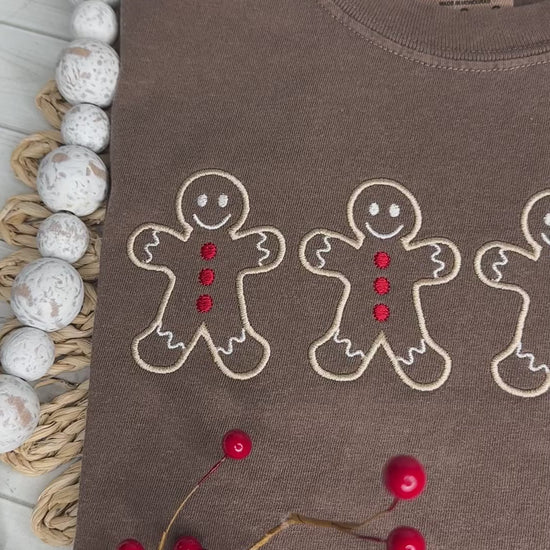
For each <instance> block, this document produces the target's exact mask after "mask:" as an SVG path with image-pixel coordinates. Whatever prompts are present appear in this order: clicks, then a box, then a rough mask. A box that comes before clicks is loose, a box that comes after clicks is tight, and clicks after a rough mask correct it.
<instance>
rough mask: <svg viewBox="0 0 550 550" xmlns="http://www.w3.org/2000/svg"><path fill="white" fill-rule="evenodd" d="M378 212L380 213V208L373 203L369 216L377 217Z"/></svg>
mask: <svg viewBox="0 0 550 550" xmlns="http://www.w3.org/2000/svg"><path fill="white" fill-rule="evenodd" d="M378 212H380V206H378V203H377V202H371V204H370V206H369V214H370V215H371V216H376V214H378Z"/></svg>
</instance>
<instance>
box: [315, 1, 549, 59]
mask: <svg viewBox="0 0 550 550" xmlns="http://www.w3.org/2000/svg"><path fill="white" fill-rule="evenodd" d="M319 2H320V3H321V5H323V7H325V8H326V9H328V10H329V11H330V12H331V14H332V15H333V16H334V17H335V18H336V19H338V20H339V21H340V22H341V23H344V24H345V25H347V26H348V27H349V28H350V29H351V30H353V31H355V32H357V33H360V34H362V35H364V36H365V37H366V38H368V39H369V40H371V41H373V42H374V43H376V44H377V45H379V46H381V47H383V48H385V49H388V50H390V51H392V53H396V54H398V55H401V56H403V57H407V56H409V57H411V59H413V60H421V61H423V62H424V63H426V64H431V65H434V66H441V67H447V66H448V67H449V68H452V67H457V68H463V69H465V70H468V69H472V70H475V69H476V68H479V67H481V68H483V67H485V69H487V68H489V70H500V69H508V68H517V67H523V66H529V65H534V64H542V63H546V62H550V0H541V1H539V2H535V3H530V4H524V5H521V6H516V7H503V8H500V9H491V8H487V7H477V8H471V9H469V10H468V11H460V10H457V9H453V8H449V7H446V6H440V5H438V4H437V3H436V2H435V1H433V2H432V1H430V0H319Z"/></svg>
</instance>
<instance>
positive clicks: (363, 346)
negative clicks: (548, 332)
mask: <svg viewBox="0 0 550 550" xmlns="http://www.w3.org/2000/svg"><path fill="white" fill-rule="evenodd" d="M347 222H348V224H349V227H350V228H351V232H352V234H353V236H352V237H348V236H346V235H342V234H340V233H337V232H334V231H331V230H328V229H321V230H313V231H311V232H310V233H308V234H307V235H306V236H305V237H304V239H303V240H302V243H301V245H300V259H301V262H302V264H303V265H304V267H305V268H306V269H308V270H309V271H311V272H312V273H315V274H317V275H321V276H324V277H332V278H336V279H338V280H339V281H340V282H341V283H342V285H343V287H344V290H343V293H342V296H341V299H340V301H339V304H338V306H337V309H336V315H335V317H334V320H333V322H332V325H331V326H330V328H329V329H328V331H327V332H326V333H325V334H324V335H323V336H321V337H320V338H319V339H318V340H316V341H315V342H313V343H312V344H311V346H310V349H309V359H310V363H311V366H312V367H313V368H314V369H315V371H316V372H317V373H318V374H320V375H321V376H323V377H325V378H329V379H331V380H337V381H348V380H356V379H357V378H359V377H360V376H361V375H362V374H363V373H364V372H365V369H366V368H367V367H368V366H369V364H370V362H371V360H372V358H373V356H374V355H375V353H376V351H377V350H378V348H379V347H382V348H383V349H384V350H385V352H386V354H387V355H388V357H389V359H390V361H391V363H392V365H393V367H394V369H395V371H396V373H397V374H398V375H399V377H400V378H401V380H403V382H405V384H407V385H408V386H410V387H411V388H414V389H416V390H420V391H430V390H435V389H436V388H438V387H440V386H441V385H442V384H444V382H445V381H446V380H447V378H448V377H449V374H450V372H451V358H450V357H449V355H448V354H447V352H446V351H445V350H444V349H443V348H441V347H440V346H439V345H438V344H437V343H436V342H435V341H434V340H433V339H432V338H431V336H430V334H429V332H428V329H427V327H426V320H425V318H424V312H423V309H422V303H421V294H420V289H421V288H422V287H425V286H434V285H441V284H444V283H447V282H449V281H450V280H452V279H453V278H454V277H455V276H456V274H457V273H458V271H459V269H460V253H459V251H458V249H457V247H456V246H455V245H454V244H453V243H452V242H450V241H448V240H447V239H441V238H432V239H426V240H422V241H415V240H414V239H415V237H416V235H417V233H418V231H419V230H420V227H421V224H422V214H421V211H420V207H419V205H418V203H417V201H416V199H415V198H414V196H413V195H412V194H411V193H410V192H409V191H408V190H407V189H406V188H405V187H403V186H402V185H401V184H399V183H396V182H394V181H390V180H373V181H368V182H366V183H363V184H361V185H360V186H359V187H357V188H356V189H355V191H354V192H353V194H352V195H351V197H350V199H349V202H348V206H347ZM328 345H331V346H332V347H335V346H336V348H338V349H339V350H340V351H339V357H340V359H339V361H341V362H347V363H350V365H351V367H355V370H351V371H350V368H347V369H346V371H347V372H343V373H339V372H338V373H337V372H335V370H337V369H335V368H334V364H333V363H330V362H329V366H323V365H322V364H321V362H322V361H321V359H320V357H322V353H321V352H322V350H323V348H324V347H326V346H328ZM331 366H332V367H333V368H330V367H331ZM412 366H414V368H415V369H419V368H420V370H421V371H423V370H425V369H426V368H429V369H433V368H434V366H435V370H436V376H434V378H435V379H431V378H430V380H428V381H422V382H418V381H415V380H414V379H413V378H412V377H411V376H410V375H409V374H408V373H407V370H408V369H409V370H410V368H411V367H412ZM430 372H431V370H430Z"/></svg>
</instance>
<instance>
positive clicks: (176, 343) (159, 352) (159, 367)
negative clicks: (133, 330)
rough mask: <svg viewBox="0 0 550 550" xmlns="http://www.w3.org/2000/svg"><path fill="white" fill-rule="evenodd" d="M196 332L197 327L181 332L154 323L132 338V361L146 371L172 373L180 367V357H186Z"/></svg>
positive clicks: (168, 326)
mask: <svg viewBox="0 0 550 550" xmlns="http://www.w3.org/2000/svg"><path fill="white" fill-rule="evenodd" d="M197 330H198V327H195V328H194V329H193V328H192V327H186V330H185V332H182V331H181V330H173V327H171V326H170V325H164V324H163V323H162V320H161V321H160V322H155V323H154V324H152V325H151V326H150V327H148V328H147V329H146V330H145V331H143V332H142V333H141V334H139V335H138V336H136V337H135V338H134V341H133V345H132V352H133V355H134V359H135V360H136V362H138V364H139V365H140V366H141V367H143V368H144V369H146V370H149V371H152V372H159V373H162V372H172V371H174V370H176V369H177V368H179V366H181V361H182V357H183V356H184V355H187V352H188V351H189V346H190V343H191V342H192V341H193V340H194V339H195V333H196V332H197Z"/></svg>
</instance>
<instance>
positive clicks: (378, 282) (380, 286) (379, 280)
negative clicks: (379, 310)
mask: <svg viewBox="0 0 550 550" xmlns="http://www.w3.org/2000/svg"><path fill="white" fill-rule="evenodd" d="M374 291H375V292H376V293H377V294H387V293H388V292H389V291H390V282H389V281H388V279H386V277H376V279H375V280H374Z"/></svg>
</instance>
